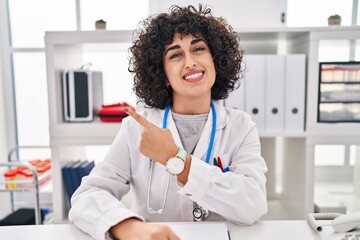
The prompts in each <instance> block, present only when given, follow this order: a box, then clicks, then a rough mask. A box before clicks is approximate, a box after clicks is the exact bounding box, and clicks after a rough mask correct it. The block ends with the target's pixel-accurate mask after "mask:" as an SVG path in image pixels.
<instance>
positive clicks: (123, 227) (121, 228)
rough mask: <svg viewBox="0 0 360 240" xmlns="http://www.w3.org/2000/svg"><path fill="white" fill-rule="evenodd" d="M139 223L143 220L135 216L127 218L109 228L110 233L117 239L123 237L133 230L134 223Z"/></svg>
mask: <svg viewBox="0 0 360 240" xmlns="http://www.w3.org/2000/svg"><path fill="white" fill-rule="evenodd" d="M138 223H142V221H141V220H139V219H137V218H134V217H132V218H128V219H125V220H123V221H121V222H119V223H118V224H116V225H114V226H112V227H111V228H110V230H109V233H110V235H111V236H112V237H114V238H115V239H121V238H122V236H123V235H124V234H126V232H127V231H131V229H132V228H133V227H134V225H136V224H138Z"/></svg>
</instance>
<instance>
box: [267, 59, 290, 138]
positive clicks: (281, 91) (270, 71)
mask: <svg viewBox="0 0 360 240" xmlns="http://www.w3.org/2000/svg"><path fill="white" fill-rule="evenodd" d="M284 101H285V56H283V55H266V82H265V110H266V113H265V130H266V131H267V132H283V131H284V125H285V124H284V120H285V117H284V109H285V103H284Z"/></svg>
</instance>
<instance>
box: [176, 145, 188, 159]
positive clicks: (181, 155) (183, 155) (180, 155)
mask: <svg viewBox="0 0 360 240" xmlns="http://www.w3.org/2000/svg"><path fill="white" fill-rule="evenodd" d="M186 155H187V152H186V151H185V150H184V149H182V148H180V147H179V150H178V152H177V154H176V157H178V158H181V159H182V160H183V161H184V162H185V161H186Z"/></svg>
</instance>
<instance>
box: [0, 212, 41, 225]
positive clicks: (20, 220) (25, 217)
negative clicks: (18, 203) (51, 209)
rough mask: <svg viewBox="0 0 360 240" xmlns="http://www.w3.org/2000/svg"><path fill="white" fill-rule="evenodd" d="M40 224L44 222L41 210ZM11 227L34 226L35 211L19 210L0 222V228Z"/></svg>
mask: <svg viewBox="0 0 360 240" xmlns="http://www.w3.org/2000/svg"><path fill="white" fill-rule="evenodd" d="M40 212H41V222H43V220H44V212H43V211H42V210H41V211H40ZM11 225H35V210H34V209H33V208H20V209H18V210H16V211H15V212H13V213H10V214H9V215H8V216H6V217H5V218H4V219H2V220H0V226H11Z"/></svg>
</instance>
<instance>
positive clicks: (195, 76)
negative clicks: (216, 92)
mask: <svg viewBox="0 0 360 240" xmlns="http://www.w3.org/2000/svg"><path fill="white" fill-rule="evenodd" d="M203 75H204V72H197V73H194V74H189V75H187V76H185V77H184V79H185V80H186V81H189V82H193V81H197V80H200V79H201V78H202V76H203Z"/></svg>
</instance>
